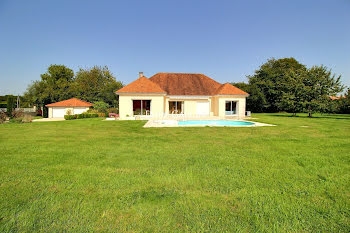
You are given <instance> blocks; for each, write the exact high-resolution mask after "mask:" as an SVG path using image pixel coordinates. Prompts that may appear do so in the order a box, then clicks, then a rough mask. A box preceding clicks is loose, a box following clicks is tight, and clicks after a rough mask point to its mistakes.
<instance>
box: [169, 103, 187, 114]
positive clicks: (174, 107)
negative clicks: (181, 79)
mask: <svg viewBox="0 0 350 233" xmlns="http://www.w3.org/2000/svg"><path fill="white" fill-rule="evenodd" d="M183 105H184V102H183V101H169V114H183V113H184V111H183Z"/></svg>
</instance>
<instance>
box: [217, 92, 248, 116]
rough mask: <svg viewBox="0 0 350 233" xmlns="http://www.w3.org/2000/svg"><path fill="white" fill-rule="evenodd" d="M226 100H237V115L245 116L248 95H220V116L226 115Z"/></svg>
mask: <svg viewBox="0 0 350 233" xmlns="http://www.w3.org/2000/svg"><path fill="white" fill-rule="evenodd" d="M226 101H236V102H237V104H238V106H237V116H238V117H239V118H243V117H245V107H246V97H225V96H222V97H221V96H220V97H219V98H218V104H219V116H220V117H225V102H226Z"/></svg>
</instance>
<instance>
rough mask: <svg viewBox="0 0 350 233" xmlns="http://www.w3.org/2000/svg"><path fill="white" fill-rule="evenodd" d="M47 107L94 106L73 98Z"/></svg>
mask: <svg viewBox="0 0 350 233" xmlns="http://www.w3.org/2000/svg"><path fill="white" fill-rule="evenodd" d="M45 106H46V107H91V106H93V104H92V103H89V102H86V101H83V100H80V99H76V98H72V99H68V100H63V101H60V102H56V103H52V104H47V105H45Z"/></svg>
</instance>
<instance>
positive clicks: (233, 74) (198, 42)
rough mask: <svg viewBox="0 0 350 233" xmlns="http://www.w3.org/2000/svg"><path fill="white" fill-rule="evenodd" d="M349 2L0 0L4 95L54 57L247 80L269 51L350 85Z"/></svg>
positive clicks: (120, 71)
mask: <svg viewBox="0 0 350 233" xmlns="http://www.w3.org/2000/svg"><path fill="white" fill-rule="evenodd" d="M349 12H350V0H332V1H331V0H302V1H301V0H300V1H299V0H293V1H289V0H288V1H287V0H278V1H277V0H276V1H272V0H266V1H262V0H256V1H253V0H245V1H243V0H242V1H233V0H231V1H221V0H216V1H214V0H212V1H204V0H201V1H191V0H186V1H183V0H169V1H168V0H161V1H153V0H147V1H134V0H128V1H126V0H125V1H97V0H96V1H86V0H85V1H66V0H59V1H58V0H57V1H54V0H51V1H48V0H42V1H39V0H33V1H26V0H25V1H16V0H13V1H7V0H0V95H4V94H22V93H23V92H24V91H25V89H26V87H27V86H28V84H30V83H31V81H33V80H38V79H40V74H42V73H44V72H45V71H46V69H47V67H48V66H49V65H50V64H64V65H66V66H68V67H70V68H72V69H73V70H74V71H77V70H78V69H79V68H80V67H81V68H86V67H91V66H93V65H101V66H103V65H107V66H108V67H109V68H110V70H111V71H112V72H113V74H114V75H115V76H116V77H117V79H118V80H121V81H122V82H123V83H125V84H127V83H129V82H131V81H133V80H135V79H137V77H138V72H139V71H143V72H144V74H145V75H146V76H147V77H150V76H152V75H153V74H155V73H157V72H185V73H203V74H206V75H208V76H210V77H212V78H214V79H216V80H217V81H219V82H222V83H224V82H238V81H246V75H251V74H253V73H254V71H255V70H256V69H258V67H259V66H260V65H261V64H263V63H264V62H265V61H266V60H267V59H268V58H272V57H275V58H283V57H295V58H296V59H297V60H299V61H300V62H301V63H304V64H306V65H307V66H312V65H321V64H324V65H326V66H327V67H329V68H331V69H332V70H333V72H334V73H336V74H341V75H342V81H343V83H345V84H346V85H348V86H350V13H349Z"/></svg>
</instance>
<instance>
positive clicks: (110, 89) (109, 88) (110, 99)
mask: <svg viewBox="0 0 350 233" xmlns="http://www.w3.org/2000/svg"><path fill="white" fill-rule="evenodd" d="M122 87H123V84H122V83H121V82H118V81H117V80H116V78H115V77H114V76H113V74H112V73H111V72H110V71H109V69H108V67H106V66H105V67H99V66H94V67H93V68H90V69H80V70H79V71H78V72H77V74H76V77H75V82H74V88H73V89H74V93H75V96H76V97H77V98H81V99H84V100H86V101H89V102H97V101H102V102H105V103H107V104H109V105H112V106H116V105H117V103H118V96H117V95H116V94H115V92H116V91H117V90H119V89H120V88H122Z"/></svg>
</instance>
